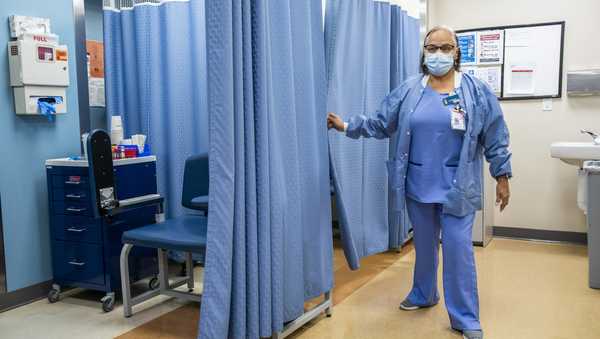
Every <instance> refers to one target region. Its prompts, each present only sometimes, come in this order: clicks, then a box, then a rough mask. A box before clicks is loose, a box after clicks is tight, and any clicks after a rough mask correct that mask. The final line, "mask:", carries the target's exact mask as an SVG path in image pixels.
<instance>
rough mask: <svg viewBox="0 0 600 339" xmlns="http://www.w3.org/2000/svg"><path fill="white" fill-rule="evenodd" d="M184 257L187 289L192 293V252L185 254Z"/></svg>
mask: <svg viewBox="0 0 600 339" xmlns="http://www.w3.org/2000/svg"><path fill="white" fill-rule="evenodd" d="M186 255H187V260H186V271H187V287H188V290H189V291H190V292H192V291H193V290H194V259H193V257H192V252H187V253H186Z"/></svg>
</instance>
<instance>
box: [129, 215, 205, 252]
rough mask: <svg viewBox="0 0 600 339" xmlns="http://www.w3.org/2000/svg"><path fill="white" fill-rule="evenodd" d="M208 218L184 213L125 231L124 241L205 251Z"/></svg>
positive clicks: (164, 247)
mask: <svg viewBox="0 0 600 339" xmlns="http://www.w3.org/2000/svg"><path fill="white" fill-rule="evenodd" d="M206 222H207V218H206V217H205V216H201V215H183V216H180V217H177V218H172V219H168V220H166V221H164V222H161V223H158V224H152V225H148V226H143V227H140V228H135V229H132V230H129V231H127V232H124V233H123V238H122V239H123V243H126V244H131V245H134V246H142V247H150V248H162V249H165V250H175V251H184V252H194V253H203V252H204V251H205V249H206Z"/></svg>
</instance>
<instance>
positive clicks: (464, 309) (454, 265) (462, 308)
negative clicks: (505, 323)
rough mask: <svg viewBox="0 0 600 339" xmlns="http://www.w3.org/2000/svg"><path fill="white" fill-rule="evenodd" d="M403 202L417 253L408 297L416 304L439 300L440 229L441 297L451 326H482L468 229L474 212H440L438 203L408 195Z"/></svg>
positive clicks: (458, 328)
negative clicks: (439, 260)
mask: <svg viewBox="0 0 600 339" xmlns="http://www.w3.org/2000/svg"><path fill="white" fill-rule="evenodd" d="M406 205H407V210H408V216H409V218H410V221H411V222H412V225H413V231H414V239H413V242H414V246H415V251H416V255H417V258H416V264H415V271H414V280H413V288H412V290H411V291H410V294H409V295H408V301H410V302H411V303H412V304H414V305H418V306H431V305H434V304H436V303H437V302H438V301H439V294H438V291H437V266H438V250H439V243H440V241H439V240H440V231H441V232H442V249H443V260H444V262H443V263H444V266H443V269H444V272H443V279H444V299H445V301H446V309H447V310H448V315H449V316H450V323H451V325H452V328H454V329H456V330H479V329H481V325H480V323H479V297H478V294H477V275H476V273H475V258H474V256H473V243H472V233H471V232H472V229H473V220H474V216H475V214H470V215H468V216H465V217H456V216H453V215H449V214H443V213H442V205H441V204H425V203H420V202H417V201H415V200H412V199H410V198H407V199H406Z"/></svg>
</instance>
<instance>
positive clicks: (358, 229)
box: [325, 0, 420, 269]
mask: <svg viewBox="0 0 600 339" xmlns="http://www.w3.org/2000/svg"><path fill="white" fill-rule="evenodd" d="M325 36H326V37H325V39H326V46H327V47H326V52H327V73H328V103H327V109H328V111H330V112H336V113H338V114H339V115H341V116H342V118H343V119H344V120H347V119H348V118H349V117H351V116H353V115H356V114H371V113H373V112H375V110H376V109H377V108H378V107H379V104H380V102H381V101H382V99H383V98H384V97H385V95H386V94H388V93H389V92H390V91H391V90H392V89H394V88H395V87H396V86H398V85H399V84H400V83H401V82H402V81H404V80H405V79H406V78H407V77H408V76H410V75H415V74H417V73H418V65H419V60H418V59H419V51H420V48H419V23H418V20H416V19H414V18H411V17H410V16H408V15H407V13H406V12H405V11H403V10H402V9H401V8H400V7H398V6H395V5H390V4H389V3H385V2H380V1H373V0H328V1H327V10H326V20H325ZM329 142H330V147H331V162H332V172H333V176H334V187H335V196H336V206H337V208H338V215H339V217H340V227H341V234H342V243H343V246H344V252H345V255H346V259H347V261H348V264H349V266H350V267H351V268H352V269H357V268H358V267H359V266H360V265H359V264H360V258H361V257H365V256H368V255H371V254H375V253H379V252H383V251H386V250H387V249H388V248H395V247H399V246H400V244H402V242H403V241H404V239H405V238H406V236H407V232H408V228H409V226H408V225H407V221H406V218H405V216H404V215H403V214H402V213H397V214H396V213H391V212H389V209H388V204H389V201H388V187H387V171H386V166H385V162H386V160H388V158H389V151H390V142H389V141H388V140H374V139H361V140H351V139H349V138H347V137H346V136H344V135H343V134H342V133H338V132H335V131H332V132H330V133H329Z"/></svg>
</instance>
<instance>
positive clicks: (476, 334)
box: [462, 330, 483, 339]
mask: <svg viewBox="0 0 600 339" xmlns="http://www.w3.org/2000/svg"><path fill="white" fill-rule="evenodd" d="M462 335H463V339H483V331H482V330H464V331H462Z"/></svg>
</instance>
